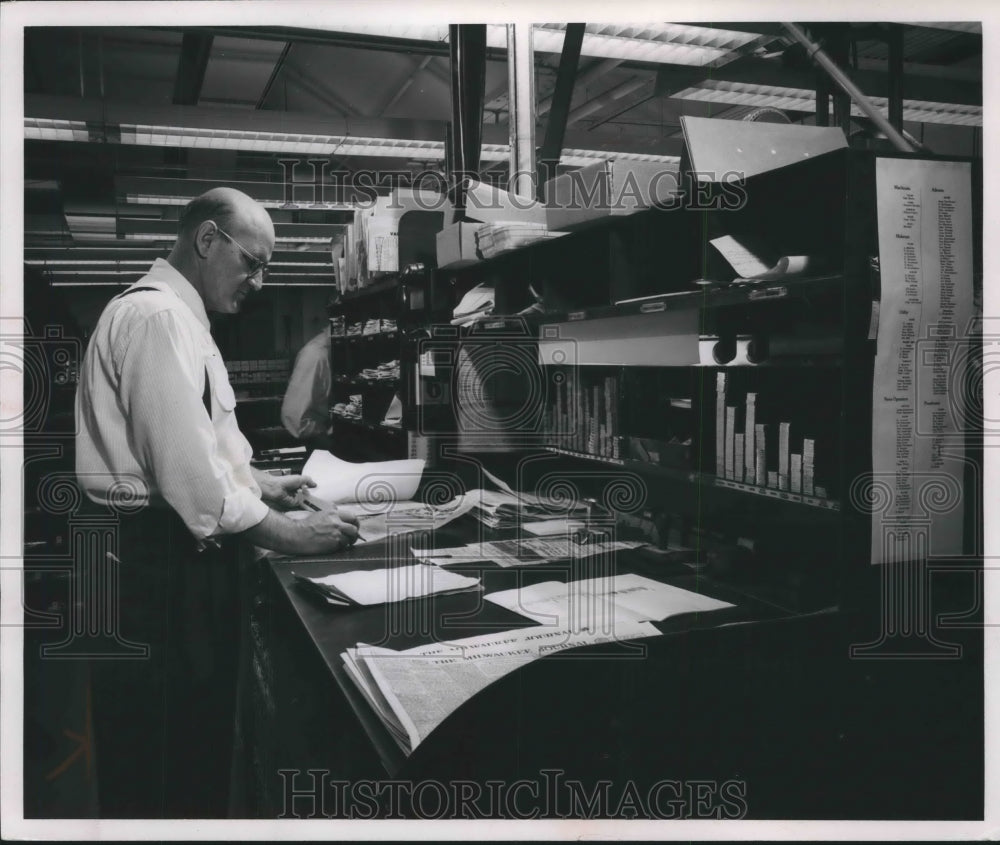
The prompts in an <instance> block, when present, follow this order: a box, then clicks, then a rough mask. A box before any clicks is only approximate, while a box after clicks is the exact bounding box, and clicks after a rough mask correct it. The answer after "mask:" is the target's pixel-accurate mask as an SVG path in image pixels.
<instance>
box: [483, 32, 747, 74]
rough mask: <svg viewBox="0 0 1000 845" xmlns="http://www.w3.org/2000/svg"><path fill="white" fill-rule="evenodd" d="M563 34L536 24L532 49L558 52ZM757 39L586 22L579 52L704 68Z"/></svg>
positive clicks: (722, 61)
mask: <svg viewBox="0 0 1000 845" xmlns="http://www.w3.org/2000/svg"><path fill="white" fill-rule="evenodd" d="M565 36H566V25H565V24H537V25H536V26H535V29H534V31H533V33H532V43H533V45H534V48H535V50H539V51H541V52H544V53H561V52H562V46H563V40H564V38H565ZM759 38H761V36H760V35H757V34H755V33H751V32H732V31H729V30H713V29H711V28H709V27H704V26H687V25H684V24H654V25H652V26H650V25H648V24H635V25H629V24H614V25H602V24H587V28H586V31H585V34H584V36H583V46H582V47H581V50H580V52H581V54H582V55H586V56H596V57H600V58H604V59H619V60H621V61H637V62H654V63H657V64H673V65H690V66H693V67H704V66H705V65H719V64H724V63H725V62H726V60H727V59H730V58H733V55H732V53H733V50H735V49H737V48H740V47H743V46H745V45H746V44H749V43H750V42H752V41H754V40H757V39H759ZM487 42H489V32H488V31H487ZM506 45H507V40H506V34H505V35H504V42H503V45H499V44H498V45H491V46H504V47H506Z"/></svg>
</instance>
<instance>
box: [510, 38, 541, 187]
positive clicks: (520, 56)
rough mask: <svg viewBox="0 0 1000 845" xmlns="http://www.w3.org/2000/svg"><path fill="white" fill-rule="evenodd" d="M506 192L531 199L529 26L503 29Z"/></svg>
mask: <svg viewBox="0 0 1000 845" xmlns="http://www.w3.org/2000/svg"><path fill="white" fill-rule="evenodd" d="M507 79H508V100H509V104H510V112H509V114H510V185H509V187H510V190H511V192H512V193H514V194H516V195H517V196H519V197H524V198H525V199H534V198H535V186H534V181H535V66H534V48H533V45H532V27H531V24H517V25H515V24H509V25H508V26H507Z"/></svg>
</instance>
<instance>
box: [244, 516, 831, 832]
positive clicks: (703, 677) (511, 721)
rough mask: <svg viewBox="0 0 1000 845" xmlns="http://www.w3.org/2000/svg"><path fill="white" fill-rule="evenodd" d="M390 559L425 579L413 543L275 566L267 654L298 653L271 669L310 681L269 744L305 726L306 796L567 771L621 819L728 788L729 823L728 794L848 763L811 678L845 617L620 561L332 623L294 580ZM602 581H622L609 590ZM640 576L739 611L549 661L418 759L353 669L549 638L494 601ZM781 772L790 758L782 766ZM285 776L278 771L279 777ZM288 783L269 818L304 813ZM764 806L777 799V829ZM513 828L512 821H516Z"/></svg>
mask: <svg viewBox="0 0 1000 845" xmlns="http://www.w3.org/2000/svg"><path fill="white" fill-rule="evenodd" d="M478 530H479V529H478V526H476V527H475V528H472V527H470V526H469V525H468V524H466V525H465V526H463V525H462V524H461V522H460V521H459V522H456V523H454V524H453V525H451V526H448V527H447V528H446V529H442V530H441V531H439V532H438V534H439V536H437V537H436V538H434V540H433V543H432V544H431V545H430V547H432V548H433V547H445V546H449V545H455V544H458V543H460V542H468V541H469V534H470V532H476V533H478ZM494 536H495V535H494ZM508 536H509V535H508ZM387 560H395V561H396V562H397V565H404V564H408V563H412V562H413V560H412V558H411V556H410V555H409V543H408V542H407V541H406V540H405V538H404V539H403V540H402V542H401V541H400V539H399V538H397V539H396V540H395V541H394V542H393V544H392V547H391V548H390V545H389V544H388V543H386V542H380V543H371V544H365V545H362V546H357V547H355V548H353V549H351V550H349V551H347V552H345V553H342V554H340V555H337V556H335V557H330V558H325V559H317V558H296V559H284V560H280V559H279V560H274V559H271V560H266V561H262V562H259V563H258V567H259V583H258V589H260V590H261V591H262V592H263V594H265V595H266V596H267V597H268V598H267V600H266V601H264V602H258V608H257V610H256V613H257V616H258V617H259V616H260V615H261V610H260V607H261V606H263V607H266V608H267V614H268V616H269V618H270V619H271V621H272V623H273V622H274V620H277V619H280V620H282V622H281V624H280V626H273V624H272V627H273V628H274V627H280V628H281V629H282V631H283V633H282V634H281V635H278V634H277V631H276V630H272V631H271V640H272V642H271V644H270V646H268V645H267V644H266V643H265V644H264V645H263V647H262V648H259V649H258V651H259V652H260V653H261V654H264V653H266V652H268V651H269V650H273V648H274V647H277V646H279V644H278V643H277V642H275V640H276V639H278V638H280V639H282V640H283V642H282V643H280V650H281V651H282V654H281V655H280V656H279V655H277V654H268V655H267V656H266V659H267V660H269V661H271V665H272V668H274V667H275V665H276V663H277V662H279V661H280V662H282V663H285V664H287V665H294V666H295V667H296V668H295V670H294V673H293V674H294V675H295V678H292V679H289V678H288V674H289V672H286V673H285V680H280V681H279V680H276V679H274V678H272V679H271V680H272V684H271V687H272V688H271V690H270V691H269V692H268V691H267V690H265V691H264V697H266V698H267V697H269V698H270V699H271V700H273V701H279V703H278V704H276V705H274V706H273V707H272V710H271V712H270V717H269V718H265V719H263V720H262V721H259V723H258V727H262V726H263V728H264V731H265V732H266V733H267V734H269V735H271V739H272V740H273V739H274V738H275V737H274V735H273V734H274V731H275V730H277V732H278V733H279V734H280V733H281V732H282V730H283V726H284V725H286V724H287V723H288V721H290V720H291V721H294V722H295V724H296V728H295V731H294V732H293V733H294V736H293V735H288V736H285V738H284V739H282V740H280V744H281V745H282V746H283V748H282V751H283V752H285V754H284V759H285V760H287V761H288V762H289V764H290V768H291V769H292V770H293V771H295V772H300V773H303V774H302V775H301V776H300V777H299V779H298V780H295V781H294V783H295V788H296V789H299V788H300V787H301V786H302V783H307V784H311V783H313V780H311V778H313V776H312V775H309V776H308V778H306V780H305V781H303V780H302V777H305V774H304V773H305V772H306V768H307V765H308V766H312V767H313V768H314V769H319V770H322V771H323V772H324V773H325V775H324V776H325V777H329V778H332V779H333V780H335V781H343V782H348V781H352V782H355V781H356V780H357V779H358V778H366V779H372V780H374V781H384V780H386V779H397V780H405V781H406V782H408V783H411V784H412V783H427V782H431V781H433V782H435V783H445V784H448V783H451V784H454V783H470V784H475V785H476V787H475V788H476V789H479V790H480V791H481V790H482V788H484V785H485V784H487V783H488V782H493V783H494V784H496V783H503V784H511V783H517V782H522V781H525V782H528V783H534V784H536V786H537V784H538V783H539V782H540V780H539V779H540V778H545V777H551V775H544V774H542V773H544V772H560V773H561V774H560V775H559V777H562V778H565V779H569V780H573V781H574V782H578V783H580V784H584V785H585V786H584V788H585V789H587V790H589V789H593V788H598V789H603V788H604V787H602V786H601V784H605V783H606V784H608V795H607V796H606V798H602V800H606V801H608V802H615V801H620V800H622V796H623V795H624V794H625V793H627V792H628V790H630V789H632V790H638V791H639V793H641V794H642V795H647V794H648V793H649V790H650V789H652V788H654V787H656V785H657V784H662V783H663V782H665V781H667V780H669V781H671V782H672V783H673V782H677V783H682V784H683V783H687V782H688V781H689V780H692V779H695V780H697V779H699V778H700V779H703V780H704V779H706V778H707V779H708V780H710V781H712V783H714V784H715V786H713V787H712V788H711V789H712V790H713V795H715V796H716V799H717V800H716V801H715V803H714V804H713V805H712V806H713V807H715V810H717V811H718V812H722V810H721V809H720V806H721V805H720V804H719V800H720V799H718V797H719V795H721V791H722V787H723V784H731V785H730V787H728V788H729V789H734V790H736V791H737V792H738V791H739V790H740V789H743V788H744V787H745V786H746V785H747V777H748V776H749V773H751V772H754V771H756V772H758V773H760V774H761V776H766V777H767V778H769V779H770V780H772V781H773V779H774V774H775V772H774V771H773V770H774V769H781V770H782V772H791V771H792V769H789V768H786V766H787V762H786V761H789V760H793V761H797V763H796V765H797V769H796V771H797V772H798V774H796V775H795V776H794V778H789V777H788V776H787V775H786V774H783V775H782V776H781V777H780V778H779V780H781V781H783V782H791V781H795V780H798V779H799V778H800V774H801V772H802V771H803V769H804V767H805V768H809V767H810V766H812V767H815V764H816V763H817V761H821V760H822V757H817V756H816V755H815V753H814V752H815V750H816V748H817V747H821V746H830V750H831V751H832V743H833V742H834V738H833V735H832V733H831V730H830V729H829V728H828V726H829V725H830V719H829V718H828V716H829V715H830V714H829V713H820V712H819V711H821V710H823V709H824V707H826V706H827V704H828V702H829V701H830V700H831V699H830V697H829V696H825V695H824V684H829V683H830V682H831V681H830V680H829V679H828V678H827V679H825V680H824V678H823V672H821V671H813V672H810V669H809V667H810V665H812V666H813V667H814V669H815V667H816V666H818V663H817V662H816V661H817V657H818V656H819V655H820V654H822V653H825V652H828V651H829V643H830V642H831V641H832V638H831V636H830V632H831V630H832V628H833V626H834V623H833V621H832V620H833V619H835V614H832V613H829V612H827V613H819V614H812V615H808V616H801V615H800V616H794V615H791V614H789V613H788V612H787V611H783V610H781V609H779V608H777V607H775V606H772V605H768V604H767V603H765V602H762V601H760V600H757V599H753V598H750V597H748V596H746V595H743V594H740V593H738V592H736V591H734V590H732V589H730V588H726V587H724V586H722V585H720V584H716V583H713V582H712V581H711V580H710V579H708V578H705V577H704V576H700V575H698V574H696V573H693V572H692V571H691V570H690V569H689V568H688V567H686V566H684V565H683V564H679V563H667V562H663V561H659V560H650V559H649V558H648V557H647V556H645V555H643V554H642V553H639V552H633V551H629V552H621V553H619V554H618V555H617V557H616V559H615V560H614V561H613V570H614V571H613V572H608V571H607V568H608V563H607V562H605V563H604V564H598V563H597V562H596V561H595V560H594V559H590V560H589V561H588V560H587V559H580V560H577V561H576V563H575V564H571V563H570V562H569V561H563V562H556V563H553V564H542V565H535V566H526V567H518V568H501V567H499V566H497V565H495V564H492V563H487V562H484V563H483V564H480V565H475V566H458V567H455V569H456V570H457V571H460V572H462V573H463V574H475V575H478V576H479V577H481V579H482V582H483V586H484V590H483V592H482V593H463V594H455V595H446V596H436V597H432V598H428V599H424V600H420V601H415V602H406V603H401V604H395V605H384V606H378V607H370V608H335V607H330V606H328V605H326V604H324V603H323V602H322V601H321V600H318V599H317V598H315V597H314V596H313V595H311V594H310V593H308V592H306V591H304V590H303V589H302V588H301V587H300V586H299V585H297V584H296V583H295V580H294V577H293V572H294V573H298V574H301V575H307V576H318V575H326V574H330V573H333V572H343V571H350V570H353V569H378V568H382V567H384V566H386V565H392V564H387ZM573 566H575V567H576V569H574V568H573ZM599 566H603V567H604V568H605V571H604V572H601V573H598V572H597V571H596V568H597V567H599ZM625 572H636V573H639V574H642V575H646V576H647V577H651V578H654V579H656V580H660V581H663V582H665V583H669V584H672V585H674V586H677V587H682V588H684V589H688V590H692V591H694V592H699V593H704V594H706V595H710V596H712V597H714V598H719V599H722V600H725V601H729V602H731V603H733V604H734V605H735V607H732V608H726V609H722V610H718V611H713V612H711V613H701V614H685V615H681V616H676V617H671V618H669V619H667V620H665V621H664V622H662V623H656V627H657V628H658V629H659V630H660V631H662V632H663V636H660V637H653V638H647V639H644V640H641V641H634V642H630V643H614V644H610V645H605V646H595V647H587V648H579V649H573V650H570V651H569V652H563V653H560V654H555V655H549V656H547V657H545V658H543V659H541V660H537V661H534V662H533V663H531V664H528V665H527V666H524V667H522V668H520V669H518V670H517V671H515V672H513V673H511V674H510V675H507V676H504V677H502V678H500V679H498V680H497V681H495V682H494V683H493V684H491V685H490V686H489V687H487V688H486V689H485V690H483V691H481V692H480V693H479V694H477V695H476V696H474V697H473V698H472V699H470V700H469V701H467V702H466V703H464V704H463V705H462V706H461V707H459V708H458V709H457V710H456V711H455V712H453V713H452V714H451V715H449V716H448V718H447V719H445V721H444V722H443V723H442V724H441V725H440V726H439V727H438V728H437V729H436V730H435V731H434V732H433V733H432V734H431V735H430V736H429V737H428V738H427V739H426V740H425V741H424V742H423V743H422V744H421V745H420V746H418V748H417V749H416V750H415V751H414V752H413V753H412V754H410V755H409V756H407V755H405V754H404V753H403V752H402V751H401V749H400V748H399V746H398V745H397V744H396V743H395V742H394V741H393V739H392V737H391V735H390V733H389V732H388V730H387V729H386V728H385V727H384V726H383V724H382V723H381V722H380V720H379V719H378V717H377V716H376V715H375V713H374V712H373V711H372V710H371V708H370V707H369V705H368V704H367V702H366V701H365V700H364V699H363V697H362V695H361V693H360V692H359V691H358V690H357V688H356V687H355V686H354V684H353V682H352V681H351V680H350V678H349V677H348V675H347V674H346V671H345V670H344V668H343V663H342V660H341V657H340V655H341V654H342V653H343V652H344V651H345V650H346V649H347V648H350V647H352V646H355V645H357V644H358V643H366V644H369V645H380V646H385V647H388V648H394V649H403V648H408V647H410V646H414V645H419V644H424V643H429V642H434V641H448V640H456V639H460V638H464V637H469V636H475V635H480V634H487V633H492V632H498V631H503V630H508V629H511V628H524V627H530V626H532V625H534V624H535V623H534V622H532V621H531V620H528V619H526V618H524V617H521V616H519V615H517V614H514V613H512V612H509V611H507V610H505V609H503V608H500V607H498V606H496V605H493V604H492V603H490V602H485V601H484V600H483V595H484V594H485V593H489V592H494V591H497V590H505V589H510V588H512V587H516V586H519V585H529V584H533V583H537V582H540V581H551V580H573V579H576V578H581V577H594V576H595V575H598V574H602V575H603V574H621V573H625ZM258 639H260V638H258ZM263 639H264V640H266V639H268V638H267V637H266V636H265V637H264V638H263ZM260 645H261V644H260V643H258V646H260ZM290 652H291V653H290ZM287 665H286V669H287ZM260 674H261V673H260V672H259V671H258V672H257V675H258V676H260ZM813 676H815V677H813ZM303 678H308V679H309V682H308V684H307V688H306V689H303V690H302V691H301V692H300V693H298V694H294V693H289V689H295V688H296V687H297V685H301V684H302V682H303ZM808 684H812V688H811V689H810V688H809V687H808V686H807V685H808ZM264 686H265V687H266V686H267V685H266V684H264ZM289 699H291V703H289ZM280 701H284V702H285V703H284V704H281V703H280ZM258 709H259V708H258ZM790 725H796V726H804V727H805V729H806V734H807V735H808V737H807V741H808V746H809V748H810V753H809V754H808V755H805V754H804V753H803V748H804V746H803V741H804V739H806V737H804V736H803V735H802V734H800V733H796V732H794V731H789V730H788V728H789V726H790ZM303 736H305V737H307V739H305V740H303ZM294 746H300V747H301V748H302V751H303V755H302V756H301V758H300V759H299V760H298V761H294V760H293V759H292V758H293V757H294V754H293V753H292V752H291V749H292V747H294ZM777 755H783V758H781V759H782V762H781V763H780V764H779V763H778V759H779V756H777ZM789 755H792V756H791V757H789ZM278 756H279V757H281V756H282V755H281V754H279V755H278ZM806 757H808V760H807V759H805V758H806ZM306 760H308V764H307V763H306ZM275 762H276V761H275V760H274V759H272V760H271V761H269V763H268V765H269V766H270V767H271V772H272V773H273V772H274V771H275V769H274V765H275ZM292 764H293V765H292ZM820 765H821V766H822V765H823V764H822V762H820ZM765 770H767V771H765ZM264 776H265V778H266V777H267V772H264ZM288 778H289V775H288V774H285V775H281V777H280V779H279V781H274V779H273V776H272V786H275V785H276V786H277V788H272V789H270V790H267V789H265V790H264V792H266V793H269V795H270V800H268V801H266V802H265V804H266V809H265V811H264V813H263V814H265V815H282V812H283V811H284V810H286V809H287V803H288V796H289V792H288V784H289V780H288ZM732 784H737V785H736V786H733V785H732ZM595 785H596V786H595ZM539 788H540V787H539ZM779 789H780V787H779V786H776V785H772V786H769V788H768V792H769V793H770V794H772V797H775V793H776V790H779ZM529 791H530V790H529ZM535 791H536V792H537V789H536V790H535ZM482 794H484V795H485V793H482ZM588 794H589V793H588ZM602 794H603V793H602ZM763 795H764V794H763V792H760V791H759V793H758V802H759V803H758V805H757V807H758V809H760V810H761V812H762V813H763V812H765V810H764V807H765V803H764V800H765V799H764V797H763ZM494 798H496V796H494ZM297 800H299V801H300V803H301V799H297ZM664 800H666V799H664ZM768 800H770V799H768ZM494 803H495V802H494ZM736 803H738V801H737V802H736ZM684 806H687V804H685V805H684ZM706 806H707V805H706ZM492 809H493V810H496V807H493V808H492ZM689 809H690V808H689ZM324 812H325V813H326V814H338V813H340V812H341V811H340V810H338V811H337V812H335V813H331V812H330V809H329V808H325V809H324ZM516 812H517V811H516V809H515V811H514V813H515V815H516ZM713 812H714V811H713ZM561 813H562V810H560V809H559V808H558V807H556V808H552V807H547V808H545V811H544V812H542V813H541V814H542V815H559V814H561ZM608 813H609V814H611V815H613V813H612V812H611V811H610V810H608ZM404 814H405V813H404ZM490 814H491V813H486V815H490ZM500 814H501V815H509V813H505V812H503V811H502V810H501V811H500ZM798 814H799V813H798V812H796V813H794V814H793V817H794V815H798Z"/></svg>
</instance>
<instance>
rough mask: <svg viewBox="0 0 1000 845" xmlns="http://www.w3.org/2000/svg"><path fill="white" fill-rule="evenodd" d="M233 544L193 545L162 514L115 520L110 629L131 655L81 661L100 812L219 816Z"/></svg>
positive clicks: (235, 621)
mask: <svg viewBox="0 0 1000 845" xmlns="http://www.w3.org/2000/svg"><path fill="white" fill-rule="evenodd" d="M235 546H236V544H235V543H230V544H224V545H223V548H222V549H208V550H206V551H202V552H199V551H197V550H196V547H195V542H194V540H193V538H192V537H191V534H190V533H189V532H188V530H187V528H186V527H185V526H184V524H183V522H182V521H181V520H180V518H179V517H177V515H176V514H175V513H174V512H173V511H168V510H156V509H152V508H147V509H145V510H143V511H142V512H140V513H138V514H135V515H132V516H129V517H122V520H121V525H120V529H119V536H118V558H119V560H120V562H121V563H120V565H119V566H118V567H117V569H118V573H117V574H118V595H119V601H118V602H117V605H118V608H119V614H120V625H119V629H118V630H119V633H120V636H121V637H122V638H124V639H125V640H128V641H130V642H131V643H137V644H142V645H145V646H148V656H146V657H145V658H142V659H135V658H128V659H126V658H122V659H118V658H115V659H102V660H95V661H93V663H92V666H91V669H92V673H91V674H92V708H93V709H92V719H93V727H94V740H95V746H96V747H95V752H96V764H97V775H98V796H99V803H100V814H101V817H102V818H221V817H225V816H226V814H227V808H228V802H229V782H230V766H231V763H232V750H233V735H234V719H235V712H236V678H237V666H238V660H239V597H238V578H237V557H236V553H235Z"/></svg>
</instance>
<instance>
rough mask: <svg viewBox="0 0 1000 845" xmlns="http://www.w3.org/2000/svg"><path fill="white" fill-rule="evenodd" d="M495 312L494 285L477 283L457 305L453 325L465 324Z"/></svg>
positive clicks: (453, 314)
mask: <svg viewBox="0 0 1000 845" xmlns="http://www.w3.org/2000/svg"><path fill="white" fill-rule="evenodd" d="M492 313H493V285H491V284H488V283H486V282H482V283H481V284H478V285H476V286H475V287H474V288H472V289H471V290H470V291H469V292H468V293H467V294H465V296H463V297H462V300H461V302H459V303H458V305H456V306H455V310H454V312H453V313H452V316H453V317H454V319H453V320H452V321H451V324H452V325H453V326H464V325H467V324H468V323H472V322H475V321H476V320H477V319H479V318H480V317H488V316H489V315H490V314H492Z"/></svg>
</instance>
